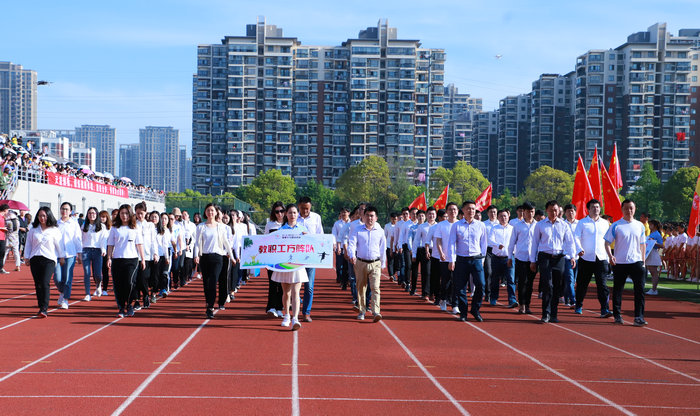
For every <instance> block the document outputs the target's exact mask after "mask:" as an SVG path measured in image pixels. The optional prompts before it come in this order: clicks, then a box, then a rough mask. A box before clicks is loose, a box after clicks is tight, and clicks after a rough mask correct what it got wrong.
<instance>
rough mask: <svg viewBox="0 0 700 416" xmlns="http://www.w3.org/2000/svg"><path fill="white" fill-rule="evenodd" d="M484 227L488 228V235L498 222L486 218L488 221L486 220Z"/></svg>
mask: <svg viewBox="0 0 700 416" xmlns="http://www.w3.org/2000/svg"><path fill="white" fill-rule="evenodd" d="M484 225H485V226H486V233H487V234H488V233H490V232H491V229H492V228H493V227H494V226H496V225H498V220H495V221H491V220H490V219H489V218H488V217H486V220H484Z"/></svg>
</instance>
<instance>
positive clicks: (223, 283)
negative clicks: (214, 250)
mask: <svg viewBox="0 0 700 416" xmlns="http://www.w3.org/2000/svg"><path fill="white" fill-rule="evenodd" d="M220 257H221V270H220V271H219V279H218V281H219V306H224V305H226V298H227V297H228V295H229V289H228V287H229V286H228V272H229V271H228V269H229V268H230V267H231V260H229V258H228V257H226V256H220Z"/></svg>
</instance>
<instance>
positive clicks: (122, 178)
mask: <svg viewBox="0 0 700 416" xmlns="http://www.w3.org/2000/svg"><path fill="white" fill-rule="evenodd" d="M119 179H121V180H122V182H133V181H132V180H131V179H129V178H127V177H126V176H122V177H121V178H119Z"/></svg>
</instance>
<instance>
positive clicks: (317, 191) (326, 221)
mask: <svg viewBox="0 0 700 416" xmlns="http://www.w3.org/2000/svg"><path fill="white" fill-rule="evenodd" d="M302 196H308V197H309V198H311V203H312V205H313V210H314V211H315V212H317V213H318V214H319V215H320V216H321V219H322V220H323V225H324V226H326V227H331V226H333V224H334V223H335V221H336V220H337V219H338V209H339V207H338V205H339V203H338V198H336V196H335V191H334V190H332V189H330V188H327V187H325V186H324V185H323V184H322V183H321V182H317V181H316V180H314V179H311V180H310V181H308V182H307V183H306V185H304V186H303V187H301V188H297V200H298V199H299V198H301V197H302Z"/></svg>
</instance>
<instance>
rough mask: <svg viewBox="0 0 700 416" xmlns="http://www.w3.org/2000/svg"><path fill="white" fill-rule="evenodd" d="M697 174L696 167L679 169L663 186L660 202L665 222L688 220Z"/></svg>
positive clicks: (699, 172)
mask: <svg viewBox="0 0 700 416" xmlns="http://www.w3.org/2000/svg"><path fill="white" fill-rule="evenodd" d="M698 174H700V168H698V167H696V166H692V167H688V168H680V169H678V170H677V171H676V172H675V173H674V174H673V176H671V177H670V178H669V179H668V181H667V182H666V183H665V184H664V186H663V189H662V191H661V201H662V204H663V209H664V214H665V216H666V219H667V220H669V221H681V220H683V221H687V220H688V216H689V215H690V208H691V206H692V203H693V194H694V193H695V185H696V183H697V180H698Z"/></svg>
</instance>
